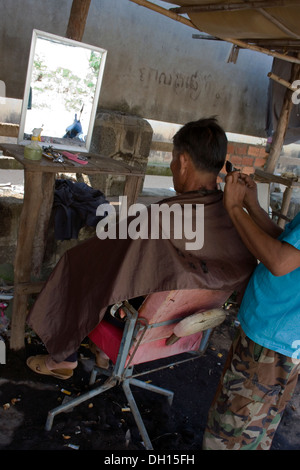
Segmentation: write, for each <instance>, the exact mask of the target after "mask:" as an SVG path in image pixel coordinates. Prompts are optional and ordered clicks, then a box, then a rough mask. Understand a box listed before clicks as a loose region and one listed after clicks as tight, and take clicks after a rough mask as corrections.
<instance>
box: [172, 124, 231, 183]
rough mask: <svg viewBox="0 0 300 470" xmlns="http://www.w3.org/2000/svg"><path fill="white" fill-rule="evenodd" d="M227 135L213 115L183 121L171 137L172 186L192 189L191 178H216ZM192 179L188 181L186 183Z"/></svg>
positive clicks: (223, 158)
mask: <svg viewBox="0 0 300 470" xmlns="http://www.w3.org/2000/svg"><path fill="white" fill-rule="evenodd" d="M226 153H227V138H226V134H225V132H224V131H223V129H222V128H221V127H220V126H219V124H218V123H217V120H216V119H215V118H209V119H199V120H198V121H193V122H189V123H187V124H185V125H184V126H183V127H182V128H181V129H180V130H179V131H178V132H177V133H176V134H175V135H174V137H173V160H172V162H171V170H172V172H173V179H174V187H175V185H177V188H176V187H175V190H176V191H178V192H182V191H184V190H185V191H186V190H192V189H189V188H190V187H192V188H193V187H194V186H195V184H196V185H197V183H196V181H194V182H193V181H192V180H195V179H198V180H202V183H204V184H202V186H204V187H205V186H207V185H206V184H205V183H206V182H207V183H208V182H210V183H211V182H212V181H215V180H216V177H217V175H218V173H219V172H220V170H221V168H222V167H223V165H224V162H225V158H226ZM190 183H192V185H191V184H190Z"/></svg>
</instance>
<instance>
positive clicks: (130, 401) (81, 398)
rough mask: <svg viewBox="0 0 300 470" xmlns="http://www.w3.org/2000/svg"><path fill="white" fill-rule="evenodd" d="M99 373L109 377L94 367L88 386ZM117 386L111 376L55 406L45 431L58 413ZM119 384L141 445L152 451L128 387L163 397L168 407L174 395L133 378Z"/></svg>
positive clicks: (102, 370)
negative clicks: (96, 385) (94, 386)
mask: <svg viewBox="0 0 300 470" xmlns="http://www.w3.org/2000/svg"><path fill="white" fill-rule="evenodd" d="M99 371H101V373H104V374H106V375H109V372H108V371H107V370H106V369H100V368H99V367H97V366H95V367H94V368H93V371H92V374H91V378H90V385H92V384H93V383H95V380H96V376H97V373H99ZM118 384H119V380H118V378H117V377H115V376H113V375H111V376H110V377H109V378H108V379H107V380H106V381H105V382H104V384H102V385H101V386H99V387H96V388H95V389H93V390H90V391H88V392H86V393H84V394H83V395H81V396H79V397H77V398H74V399H73V400H70V401H68V402H67V403H65V404H62V405H60V406H57V407H56V408H54V409H52V410H50V411H49V412H48V416H47V421H46V425H45V430H46V431H51V428H52V425H53V420H54V418H55V416H56V415H58V414H60V413H63V412H66V411H68V410H70V409H72V408H74V407H75V406H78V405H80V404H81V403H83V402H85V401H87V400H90V399H91V398H94V397H95V396H97V395H100V394H101V393H103V392H105V391H106V390H109V389H111V388H113V387H115V386H116V385H118ZM121 384H122V388H123V391H124V393H125V396H126V398H127V400H128V404H129V407H130V410H131V412H132V414H133V417H134V419H135V422H136V425H137V427H138V430H139V432H140V435H141V437H142V440H143V443H144V445H145V449H146V450H153V446H152V443H151V440H150V438H149V435H148V432H147V430H146V427H145V425H144V423H143V419H142V416H141V414H140V412H139V409H138V406H137V404H136V401H135V399H134V396H133V394H132V391H131V388H130V387H131V385H133V386H136V387H139V388H143V389H145V390H150V391H152V392H154V393H159V394H160V395H164V396H166V397H167V399H168V403H169V404H170V405H172V401H173V397H174V393H173V392H171V391H170V390H166V389H164V388H161V387H157V386H156V385H152V384H148V383H146V382H143V381H142V380H137V379H134V378H130V376H129V377H126V378H124V379H122V382H121Z"/></svg>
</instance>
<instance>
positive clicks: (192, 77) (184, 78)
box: [139, 67, 212, 101]
mask: <svg viewBox="0 0 300 470" xmlns="http://www.w3.org/2000/svg"><path fill="white" fill-rule="evenodd" d="M139 79H140V82H141V84H142V85H143V86H145V87H147V88H148V87H152V86H160V87H166V88H172V90H173V91H174V93H175V94H176V95H185V96H187V97H188V98H190V99H191V100H192V101H197V100H198V98H199V97H200V95H201V94H204V93H207V91H208V88H209V85H210V83H211V82H212V75H211V74H210V73H206V72H199V71H196V72H194V73H192V74H184V73H182V72H177V71H174V72H165V71H160V70H158V69H154V68H152V67H141V68H140V69H139Z"/></svg>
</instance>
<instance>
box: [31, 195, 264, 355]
mask: <svg viewBox="0 0 300 470" xmlns="http://www.w3.org/2000/svg"><path fill="white" fill-rule="evenodd" d="M162 203H166V204H168V205H169V206H171V205H173V204H180V207H181V208H182V213H183V209H184V210H185V208H186V206H185V205H186V204H189V205H191V206H190V207H192V210H193V212H194V214H195V211H196V207H197V205H198V204H203V205H204V244H203V247H202V248H201V249H197V250H195V249H192V250H187V249H186V243H187V242H190V241H191V240H190V239H188V240H187V239H186V238H185V237H184V230H183V237H182V238H181V239H177V238H175V236H170V237H169V239H168V238H166V239H162V238H159V239H154V238H149V237H148V238H146V239H144V238H138V239H131V238H130V237H129V236H128V237H127V238H124V239H110V238H107V239H104V240H101V239H99V238H98V237H95V238H92V239H90V240H88V241H85V242H83V243H81V244H80V245H78V246H76V247H75V248H72V249H70V250H69V251H67V252H66V253H65V254H64V255H63V256H62V258H61V259H60V261H59V262H58V264H57V265H56V267H55V268H54V270H53V272H52V274H51V276H50V277H49V280H48V281H47V283H46V285H45V286H44V288H43V290H42V291H41V293H40V295H39V297H38V299H37V300H36V302H35V304H34V306H33V308H32V309H31V311H30V313H29V316H28V318H27V321H28V324H29V325H30V327H31V328H32V329H33V330H34V331H35V332H36V333H37V334H38V336H39V337H40V338H41V340H42V341H43V342H44V344H45V346H46V347H47V350H48V352H49V353H50V354H51V355H52V356H53V358H54V359H55V360H56V361H62V360H64V359H65V358H67V357H68V356H69V355H70V354H72V353H73V352H75V351H76V350H77V349H78V347H79V345H80V343H81V341H82V340H83V339H84V338H85V337H86V336H87V335H88V334H89V333H90V332H91V331H92V330H93V329H94V328H95V327H96V325H97V324H98V323H99V322H100V321H101V319H102V318H103V316H104V314H105V311H106V310H107V307H108V306H110V305H112V304H114V303H116V302H119V301H121V300H125V299H132V298H134V297H138V296H142V295H146V294H149V293H151V292H158V291H167V290H178V289H213V290H225V291H230V292H233V291H236V290H239V288H240V287H241V286H245V283H246V282H247V280H248V279H249V277H250V275H251V273H252V271H253V269H254V268H255V265H256V260H255V259H254V257H253V256H252V255H251V254H250V252H249V251H248V250H247V249H246V248H245V246H244V245H243V243H242V241H241V239H240V237H239V235H238V234H237V232H236V230H235V228H234V226H233V224H232V223H231V220H230V218H229V217H228V215H227V213H226V211H225V209H224V207H223V193H222V192H221V191H214V192H211V193H203V192H201V191H193V192H189V193H184V194H182V195H180V196H175V197H172V198H169V199H165V200H164V201H160V203H159V204H160V205H161V204H162ZM160 207H161V206H160ZM173 207H174V206H173ZM177 207H178V206H177ZM198 207H199V206H198ZM150 212H151V206H149V207H148V208H147V209H146V213H147V217H150ZM132 219H133V218H131V219H130V220H132ZM152 222H153V221H152ZM171 225H172V224H171Z"/></svg>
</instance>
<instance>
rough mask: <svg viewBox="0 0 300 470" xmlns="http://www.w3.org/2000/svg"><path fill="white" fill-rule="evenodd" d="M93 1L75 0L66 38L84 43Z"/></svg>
mask: <svg viewBox="0 0 300 470" xmlns="http://www.w3.org/2000/svg"><path fill="white" fill-rule="evenodd" d="M90 3H91V0H73V3H72V8H71V12H70V18H69V23H68V27H67V33H66V36H67V38H69V39H74V40H75V41H82V37H83V34H84V29H85V25H86V20H87V16H88V12H89V8H90Z"/></svg>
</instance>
